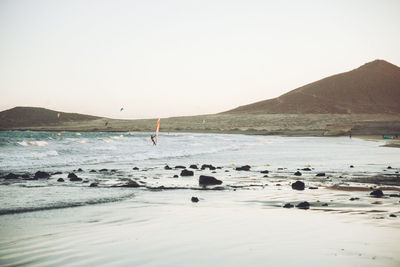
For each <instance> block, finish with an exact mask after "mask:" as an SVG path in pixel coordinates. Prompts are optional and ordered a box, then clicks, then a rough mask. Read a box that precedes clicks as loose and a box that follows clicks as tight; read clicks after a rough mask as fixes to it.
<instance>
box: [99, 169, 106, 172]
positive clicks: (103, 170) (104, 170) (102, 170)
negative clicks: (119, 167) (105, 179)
mask: <svg viewBox="0 0 400 267" xmlns="http://www.w3.org/2000/svg"><path fill="white" fill-rule="evenodd" d="M99 172H108V170H107V169H101V170H99Z"/></svg>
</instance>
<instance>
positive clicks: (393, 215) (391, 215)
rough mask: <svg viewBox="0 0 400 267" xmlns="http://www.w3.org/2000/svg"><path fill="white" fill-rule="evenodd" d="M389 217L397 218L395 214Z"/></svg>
mask: <svg viewBox="0 0 400 267" xmlns="http://www.w3.org/2000/svg"><path fill="white" fill-rule="evenodd" d="M389 217H393V218H396V217H397V216H396V215H395V214H390V215H389Z"/></svg>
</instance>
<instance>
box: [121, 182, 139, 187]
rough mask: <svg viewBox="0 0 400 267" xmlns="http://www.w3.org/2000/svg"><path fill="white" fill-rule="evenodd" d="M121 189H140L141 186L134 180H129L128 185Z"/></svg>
mask: <svg viewBox="0 0 400 267" xmlns="http://www.w3.org/2000/svg"><path fill="white" fill-rule="evenodd" d="M121 187H140V185H139V184H138V183H137V182H136V181H133V180H129V181H128V182H127V183H126V184H124V185H122V186H121Z"/></svg>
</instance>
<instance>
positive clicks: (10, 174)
mask: <svg viewBox="0 0 400 267" xmlns="http://www.w3.org/2000/svg"><path fill="white" fill-rule="evenodd" d="M18 177H19V175H18V174H14V173H12V172H10V173H9V174H7V175H6V176H4V178H5V179H18Z"/></svg>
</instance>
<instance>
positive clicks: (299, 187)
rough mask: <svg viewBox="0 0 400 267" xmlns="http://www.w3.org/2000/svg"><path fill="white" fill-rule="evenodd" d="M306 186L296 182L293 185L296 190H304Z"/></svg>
mask: <svg viewBox="0 0 400 267" xmlns="http://www.w3.org/2000/svg"><path fill="white" fill-rule="evenodd" d="M304 187H305V184H304V183H303V182H302V181H296V182H294V183H293V184H292V189H294V190H304Z"/></svg>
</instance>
